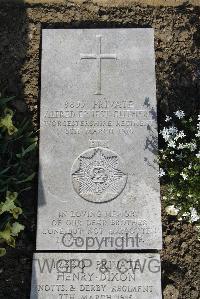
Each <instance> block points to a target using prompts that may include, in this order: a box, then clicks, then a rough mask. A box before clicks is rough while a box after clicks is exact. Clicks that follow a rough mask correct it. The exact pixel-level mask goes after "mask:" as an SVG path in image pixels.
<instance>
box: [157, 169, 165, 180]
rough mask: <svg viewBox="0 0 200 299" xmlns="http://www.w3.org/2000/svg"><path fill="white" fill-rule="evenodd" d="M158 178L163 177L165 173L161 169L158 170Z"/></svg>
mask: <svg viewBox="0 0 200 299" xmlns="http://www.w3.org/2000/svg"><path fill="white" fill-rule="evenodd" d="M158 175H159V177H160V178H161V177H162V176H164V175H165V171H164V170H163V169H162V168H160V171H159V174H158Z"/></svg>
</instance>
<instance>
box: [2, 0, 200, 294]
mask: <svg viewBox="0 0 200 299" xmlns="http://www.w3.org/2000/svg"><path fill="white" fill-rule="evenodd" d="M97 27H99V28H101V27H108V28H109V27H112V28H113V27H153V28H154V29H155V52H156V80H157V100H158V109H159V123H161V122H162V121H163V117H164V115H165V114H167V113H170V111H175V110H177V109H183V110H185V111H186V112H187V113H191V114H193V113H195V112H196V111H197V110H198V109H199V106H200V101H199V98H200V80H199V79H200V58H199V57H200V55H199V54H200V53H199V52H200V50H199V48H200V47H199V46H200V31H199V29H200V7H197V6H196V7H194V6H192V5H190V4H187V3H185V4H183V5H180V6H177V7H166V6H165V7H159V6H157V7H155V6H147V5H139V4H135V5H133V4H132V5H128V4H127V5H125V4H124V5H122V6H120V7H114V6H113V7H112V5H110V6H109V5H107V6H106V7H104V6H101V5H97V4H92V3H91V1H84V2H83V3H82V4H76V3H73V2H68V1H66V4H55V3H54V4H53V3H52V4H42V3H37V4H30V3H27V4H16V3H15V4H12V3H5V2H4V3H1V2H0V65H1V68H0V90H1V92H2V93H4V94H6V95H15V96H16V99H15V102H14V104H13V106H14V108H15V109H16V113H19V114H22V115H24V114H30V116H31V117H32V119H33V122H34V124H35V125H36V126H38V114H39V113H38V111H39V102H40V94H39V88H40V54H41V53H40V52H41V51H40V49H41V29H42V28H97ZM25 104H26V105H25ZM36 195H37V182H35V185H34V186H33V191H32V192H31V193H26V194H24V198H23V199H22V205H23V207H24V210H25V213H24V216H23V218H22V222H23V223H24V224H25V225H26V230H25V231H24V233H22V234H21V237H20V239H19V240H18V242H17V247H16V249H8V253H7V255H6V256H5V257H3V258H1V259H0V285H1V287H0V298H1V299H12V298H15V299H16V298H20V299H24V298H29V292H30V281H31V262H32V254H33V252H34V251H35V234H36V198H37V196H36ZM163 242H164V249H163V251H162V287H163V296H164V298H165V299H169V298H180V299H198V298H200V290H199V286H200V273H199V264H200V255H199V249H200V244H199V241H198V240H197V232H196V230H195V226H194V225H192V224H187V223H180V222H178V221H177V220H176V219H175V218H171V217H169V216H166V215H165V213H164V211H163Z"/></svg>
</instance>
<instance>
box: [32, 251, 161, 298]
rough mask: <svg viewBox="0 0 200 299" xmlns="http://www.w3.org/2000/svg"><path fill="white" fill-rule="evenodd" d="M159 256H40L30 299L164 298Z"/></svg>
mask: <svg viewBox="0 0 200 299" xmlns="http://www.w3.org/2000/svg"><path fill="white" fill-rule="evenodd" d="M160 276H161V271H160V257H159V255H158V254H142V253H141V254H135V253H132V254H129V253H124V254H123V255H122V254H119V253H98V254H97V253H37V254H35V257H34V260H33V273H32V290H31V299H35V298H37V299H47V298H48V299H51V298H56V299H69V298H71V299H83V298H84V299H97V298H98V299H119V298H134V299H161V298H162V295H161V283H160Z"/></svg>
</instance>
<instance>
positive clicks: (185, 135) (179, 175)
mask: <svg viewBox="0 0 200 299" xmlns="http://www.w3.org/2000/svg"><path fill="white" fill-rule="evenodd" d="M165 124H166V125H165V127H163V128H162V130H161V132H160V134H161V136H162V139H163V141H164V147H163V149H161V150H160V154H159V160H160V167H161V168H160V177H161V181H162V183H163V184H164V186H165V188H164V193H165V194H164V197H163V199H164V200H165V205H166V211H167V213H168V214H171V215H179V216H180V217H186V218H187V219H188V220H189V221H191V222H196V221H198V220H199V215H200V163H199V162H200V115H198V116H193V117H190V116H185V113H184V112H183V111H182V110H180V111H176V112H174V114H173V115H172V116H166V119H165ZM180 219H181V218H180Z"/></svg>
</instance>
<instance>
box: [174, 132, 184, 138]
mask: <svg viewBox="0 0 200 299" xmlns="http://www.w3.org/2000/svg"><path fill="white" fill-rule="evenodd" d="M185 136H186V135H185V133H184V132H183V131H180V132H179V133H178V134H177V135H176V136H175V138H174V139H175V140H178V139H179V138H181V139H182V138H183V137H185Z"/></svg>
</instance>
